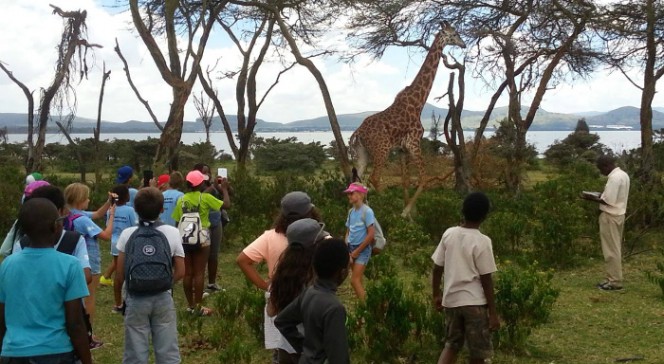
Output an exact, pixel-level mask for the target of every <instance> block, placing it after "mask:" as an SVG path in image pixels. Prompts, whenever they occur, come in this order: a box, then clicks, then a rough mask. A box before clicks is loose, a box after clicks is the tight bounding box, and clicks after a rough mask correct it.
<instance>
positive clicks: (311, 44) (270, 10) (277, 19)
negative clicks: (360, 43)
mask: <svg viewBox="0 0 664 364" xmlns="http://www.w3.org/2000/svg"><path fill="white" fill-rule="evenodd" d="M231 3H233V4H236V5H239V6H244V7H250V8H255V9H258V10H259V11H261V12H263V13H266V14H267V16H268V18H269V19H271V21H273V22H274V24H275V26H276V27H277V29H278V32H277V31H276V30H275V34H278V36H279V37H278V39H277V40H275V42H276V43H277V44H279V45H280V46H281V47H282V48H285V49H288V51H290V53H291V54H292V55H293V57H294V58H295V62H296V63H297V64H299V65H301V66H303V67H305V68H306V69H307V70H308V71H309V73H311V75H312V76H313V77H314V79H315V80H316V83H317V84H318V87H319V89H320V91H321V96H322V97H323V102H324V103H325V110H326V112H327V116H328V119H329V121H330V127H331V129H332V133H333V134H334V140H335V143H336V146H337V147H336V151H337V152H338V154H337V160H338V161H339V163H340V165H341V170H342V172H343V173H344V175H345V176H346V178H350V177H351V164H350V161H349V159H348V149H347V148H346V143H345V141H344V139H343V137H342V135H341V128H340V127H339V122H338V120H337V115H336V111H335V109H334V103H333V102H332V95H331V94H330V91H329V89H328V87H327V82H326V81H325V77H324V76H323V74H322V73H321V72H320V70H319V69H318V67H316V64H315V63H314V62H313V61H312V60H311V58H313V57H316V56H320V55H329V54H332V53H334V52H333V51H332V50H325V51H322V52H320V53H317V54H306V53H305V52H302V50H301V49H300V46H301V45H306V46H307V47H308V48H314V49H315V48H317V44H316V39H317V38H318V36H320V35H321V34H323V32H325V31H327V30H329V29H330V28H331V27H332V25H333V24H334V23H335V21H336V20H337V19H338V18H339V16H340V15H341V14H342V13H341V12H340V9H342V7H339V5H342V6H343V5H344V4H343V2H341V3H337V2H335V1H312V0H296V1H293V2H281V1H267V2H259V1H244V0H231ZM299 42H301V43H299Z"/></svg>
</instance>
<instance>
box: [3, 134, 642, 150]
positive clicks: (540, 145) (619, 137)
mask: <svg viewBox="0 0 664 364" xmlns="http://www.w3.org/2000/svg"><path fill="white" fill-rule="evenodd" d="M569 133H571V131H568V130H567V131H530V132H528V134H527V139H528V142H529V143H532V144H535V147H536V148H537V151H538V152H539V153H544V151H545V150H546V149H547V148H548V147H549V146H550V145H551V144H553V142H554V141H556V140H562V139H564V138H565V137H566V136H567V135H569ZM594 133H596V134H598V135H599V137H600V142H601V143H603V144H604V145H606V146H607V147H609V148H611V149H612V150H613V151H614V152H616V153H621V152H622V151H628V150H630V149H634V148H638V147H639V146H640V145H641V132H640V131H637V130H611V131H596V132H594ZM341 134H342V135H343V137H344V139H345V140H346V142H348V140H349V139H350V136H351V134H353V132H352V131H343V132H341ZM257 135H258V136H259V137H263V138H272V137H274V138H279V139H285V138H289V137H296V138H297V140H298V141H300V142H303V143H311V142H320V143H321V144H323V145H329V144H330V142H331V141H332V140H334V135H333V134H332V132H331V131H327V132H323V131H319V132H318V131H317V132H273V133H257ZM425 135H426V132H425ZM465 135H466V138H467V140H469V139H468V138H472V137H473V135H474V132H472V131H467V132H465ZM484 135H485V136H487V137H490V136H491V135H493V132H492V131H487V132H486V133H484ZM72 137H73V138H91V137H92V134H72ZM101 137H102V139H104V140H113V139H131V140H144V139H147V138H148V137H151V138H159V134H158V133H142V134H141V133H136V134H132V133H123V134H102V136H101ZM443 138H444V137H443ZM26 139H27V136H26V135H25V134H9V135H8V141H9V142H10V143H17V142H24V141H25V140H26ZM182 141H183V142H184V143H185V144H193V143H197V142H203V141H205V133H185V134H182ZM210 141H211V142H212V143H213V144H214V145H215V146H216V147H217V149H218V150H223V151H226V152H230V147H229V144H228V140H227V139H226V134H225V133H212V134H211V135H210ZM46 142H47V143H61V144H66V143H67V139H66V138H65V137H64V136H63V135H61V134H47V136H46Z"/></svg>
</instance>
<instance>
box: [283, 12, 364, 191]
mask: <svg viewBox="0 0 664 364" xmlns="http://www.w3.org/2000/svg"><path fill="white" fill-rule="evenodd" d="M274 16H275V17H276V19H277V23H278V24H279V28H280V29H281V34H282V36H283V37H284V39H286V42H288V45H289V46H290V49H291V52H292V53H293V55H294V56H295V60H296V61H297V63H299V64H301V65H302V66H304V67H306V68H307V69H308V70H309V72H310V73H311V74H312V75H313V76H314V78H315V79H316V82H318V87H319V88H320V91H321V94H322V96H323V100H324V102H325V110H326V111H327V116H328V118H329V119H330V127H331V128H332V133H333V134H334V140H335V141H336V143H337V150H338V152H339V155H338V156H337V158H339V163H340V164H341V170H342V172H343V174H344V176H345V177H346V179H350V178H351V176H352V173H351V164H350V161H349V160H348V150H347V148H346V142H345V141H344V138H343V136H342V135H341V128H339V121H338V120H337V114H336V112H335V111H334V104H333V103H332V96H330V91H329V90H328V88H327V83H326V82H325V78H324V77H323V75H322V74H321V73H320V71H319V70H318V68H316V65H315V64H314V63H313V62H312V61H311V60H310V59H308V58H306V57H304V56H302V53H300V50H299V48H298V46H297V42H296V41H295V39H294V38H293V36H292V35H291V34H290V31H289V30H288V27H287V26H286V23H285V22H284V20H283V18H282V17H281V14H280V13H279V12H275V13H274Z"/></svg>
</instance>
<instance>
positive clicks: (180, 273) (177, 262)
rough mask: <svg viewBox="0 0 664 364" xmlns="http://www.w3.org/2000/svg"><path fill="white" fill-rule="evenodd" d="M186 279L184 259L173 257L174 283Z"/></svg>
mask: <svg viewBox="0 0 664 364" xmlns="http://www.w3.org/2000/svg"><path fill="white" fill-rule="evenodd" d="M183 277H184V258H183V257H173V283H177V282H179V281H180V280H181V279H182V278H183Z"/></svg>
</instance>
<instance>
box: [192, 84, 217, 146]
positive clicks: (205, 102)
mask: <svg viewBox="0 0 664 364" xmlns="http://www.w3.org/2000/svg"><path fill="white" fill-rule="evenodd" d="M212 106H213V104H212V99H210V98H206V97H205V91H201V95H200V96H196V95H194V107H196V111H197V112H198V116H199V118H200V119H201V121H202V122H203V127H205V142H206V143H208V144H210V127H211V126H212V117H213V116H214V108H213V107H212Z"/></svg>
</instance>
